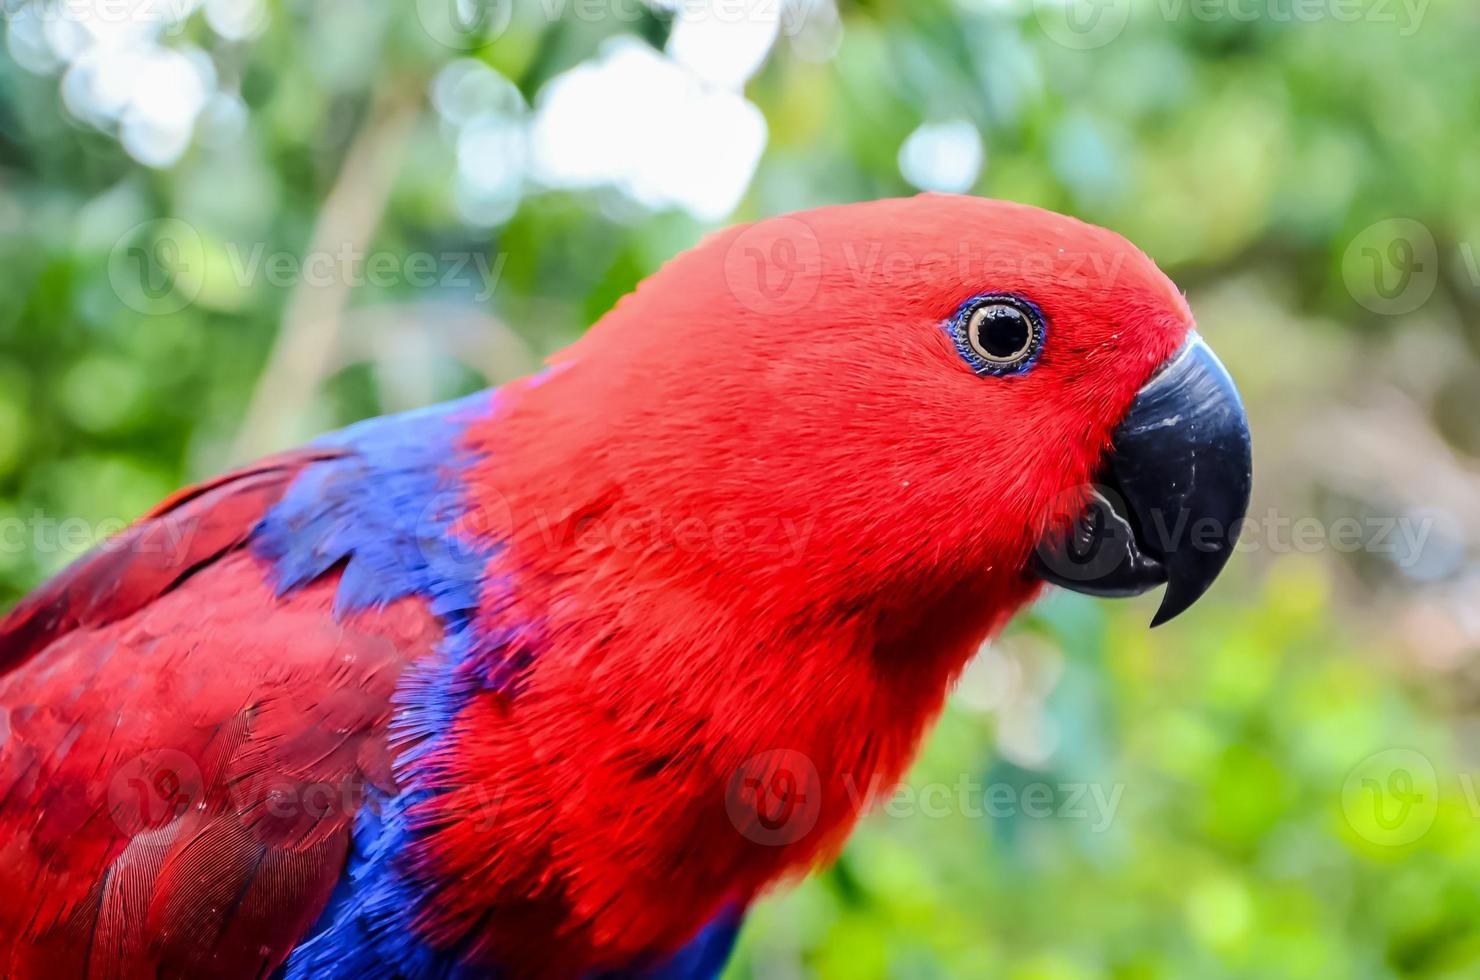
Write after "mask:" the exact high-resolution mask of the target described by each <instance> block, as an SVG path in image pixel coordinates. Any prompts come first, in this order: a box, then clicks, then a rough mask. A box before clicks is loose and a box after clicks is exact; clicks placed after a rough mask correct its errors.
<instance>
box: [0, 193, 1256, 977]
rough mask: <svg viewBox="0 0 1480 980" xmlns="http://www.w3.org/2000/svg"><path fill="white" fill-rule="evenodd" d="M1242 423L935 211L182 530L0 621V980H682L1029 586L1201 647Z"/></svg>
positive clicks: (1242, 466)
mask: <svg viewBox="0 0 1480 980" xmlns="http://www.w3.org/2000/svg"><path fill="white" fill-rule="evenodd" d="M1249 489H1250V446H1249V436H1248V430H1247V426H1246V422H1245V417H1244V413H1243V409H1242V407H1241V405H1240V403H1239V398H1238V395H1237V393H1236V391H1235V389H1234V388H1233V385H1232V383H1231V381H1230V380H1229V378H1228V375H1227V374H1226V373H1225V371H1224V370H1223V368H1222V366H1221V365H1220V364H1219V363H1218V361H1217V360H1216V358H1214V356H1213V355H1212V353H1211V352H1210V351H1209V350H1208V348H1207V347H1206V346H1204V344H1203V343H1202V342H1201V341H1200V340H1199V339H1198V337H1197V335H1196V334H1195V333H1194V332H1193V320H1192V315H1191V313H1190V312H1189V310H1188V307H1187V304H1186V302H1185V301H1184V299H1183V297H1182V295H1181V294H1180V293H1179V292H1178V290H1177V289H1176V288H1175V287H1174V286H1173V285H1172V283H1171V282H1170V281H1169V280H1168V279H1167V278H1166V277H1165V276H1164V275H1163V274H1162V273H1161V272H1160V271H1158V270H1157V268H1156V266H1155V265H1154V264H1152V262H1151V261H1150V260H1149V259H1148V258H1147V257H1146V256H1145V255H1144V254H1142V253H1141V252H1140V251H1138V250H1137V249H1136V248H1135V247H1133V246H1132V245H1130V244H1129V243H1128V242H1126V241H1125V240H1124V239H1122V238H1120V237H1119V236H1117V235H1115V234H1113V233H1111V232H1109V231H1105V230H1103V229H1101V228H1097V227H1093V226H1090V225H1086V224H1083V223H1081V222H1079V221H1076V220H1073V219H1071V218H1067V217H1063V216H1061V215H1058V214H1053V213H1051V212H1047V211H1042V210H1038V209H1036V208H1031V207H1026V206H1022V205H1016V204H1009V203H1003V202H999V201H991V200H983V199H977V198H969V197H960V196H951V195H934V194H931V195H923V196H919V197H914V198H910V199H904V200H885V201H876V202H871V203H862V204H853V205H845V206H839V207H830V208H823V209H820V210H815V211H810V212H803V213H799V214H795V215H790V216H785V217H778V218H771V219H768V220H764V221H760V222H758V223H755V224H752V225H749V226H743V227H737V228H732V229H729V230H727V231H724V232H721V233H719V234H716V235H714V236H712V237H709V238H707V239H706V240H705V241H703V242H702V243H701V244H699V245H698V246H697V247H696V248H694V249H693V250H691V251H689V252H686V253H684V254H682V255H680V256H678V257H677V258H675V259H673V260H672V261H671V262H669V263H668V264H667V265H665V266H664V267H663V268H662V269H661V270H660V271H658V272H657V273H656V274H654V275H653V276H651V277H650V278H649V279H647V280H646V281H645V282H643V283H642V284H641V285H640V286H639V287H638V288H637V289H636V290H635V291H634V292H633V293H632V294H631V295H629V296H627V297H626V298H624V299H623V300H622V301H621V302H620V303H618V304H617V306H616V307H615V308H614V309H613V310H611V311H610V312H609V313H607V314H606V315H605V316H604V317H602V318H601V319H600V321H599V322H598V323H596V324H595V326H594V327H593V328H592V329H591V330H590V331H589V332H588V333H587V334H586V335H585V336H584V337H583V338H582V339H581V340H579V341H578V342H576V343H575V344H573V345H572V346H570V347H569V348H567V349H565V350H564V351H562V352H560V353H558V354H556V355H555V356H554V357H553V358H552V359H551V361H550V364H549V365H548V367H547V368H546V369H544V370H543V371H542V372H540V373H538V374H536V375H534V376H532V377H529V378H526V379H523V380H521V381H516V382H513V383H511V384H507V385H505V386H503V387H501V388H499V389H497V390H493V391H487V392H483V393H480V394H477V395H473V396H471V397H467V398H463V399H461V400H458V401H456V402H452V403H450V404H446V405H440V406H436V407H432V408H428V409H423V410H420V411H415V412H411V413H409V414H404V415H396V416H390V417H386V418H378V419H372V420H369V421H366V422H361V423H359V424H357V425H353V426H351V427H349V428H347V429H345V430H343V431H341V432H337V433H334V434H332V435H329V436H325V437H323V438H321V439H319V440H317V441H316V442H314V443H312V444H310V445H308V446H307V447H305V448H303V449H299V450H297V451H292V452H287V453H284V454H282V455H279V456H275V457H272V458H269V459H265V460H262V461H261V462H258V463H255V464H253V465H250V466H246V467H245V468H243V469H240V470H237V471H236V472H233V473H229V474H227V475H225V476H221V477H217V478H216V479H213V480H209V481H207V482H205V483H203V484H200V485H198V486H195V487H192V488H190V489H187V490H184V491H181V492H180V493H178V494H176V495H175V496H174V497H172V498H170V499H168V500H166V501H165V502H164V503H162V504H161V505H160V506H159V507H157V508H156V509H155V510H154V511H152V512H151V513H150V514H148V515H147V516H145V517H144V518H143V519H142V520H140V521H139V522H138V523H137V524H135V525H134V526H133V527H131V528H130V529H129V530H127V531H126V532H124V533H123V534H121V535H120V536H118V537H117V538H115V539H114V540H112V541H110V542H107V543H106V544H105V545H103V546H102V547H101V548H100V549H99V550H97V551H96V552H94V553H93V554H91V555H89V556H87V557H85V558H83V559H81V560H79V561H78V562H76V563H75V564H74V565H72V566H71V567H70V568H68V569H66V570H65V571H63V572H62V573H61V574H60V575H59V576H57V577H56V578H55V579H53V580H52V581H51V582H49V583H47V584H46V585H44V586H42V587H41V588H40V589H38V590H37V591H36V592H35V593H33V594H32V595H30V596H29V597H28V598H26V599H25V600H23V601H22V602H21V603H20V605H19V606H18V607H17V608H15V609H14V610H13V611H12V612H11V613H10V614H9V615H8V617H6V618H5V619H4V620H3V621H0V847H3V853H0V957H3V959H4V962H3V964H0V974H3V975H4V976H6V977H9V978H29V977H45V978H48V980H55V978H65V977H82V976H87V977H133V976H142V975H151V976H154V975H158V976H168V977H265V976H280V977H290V978H310V977H330V976H333V977H339V976H342V977H354V978H361V980H366V978H376V977H387V978H389V977H406V978H420V977H477V976H497V977H611V976H652V977H699V976H712V975H713V974H715V973H716V972H717V971H718V970H719V969H720V967H721V966H722V964H723V962H724V960H725V957H726V955H727V954H728V952H729V948H730V946H731V944H732V941H733V939H734V936H735V933H736V930H737V929H738V927H739V924H740V922H741V920H742V918H743V916H744V914H745V910H746V908H747V906H748V905H749V904H750V903H751V902H753V901H754V900H755V898H756V897H757V895H759V894H761V893H762V892H763V891H764V890H765V889H766V888H767V887H768V886H769V885H772V884H774V883H776V882H777V881H778V880H781V879H784V878H786V877H788V876H795V875H796V874H800V873H804V872H805V871H806V870H807V869H809V868H812V867H815V866H817V865H818V864H819V863H822V862H825V861H826V860H828V859H829V858H830V857H832V856H834V855H836V854H837V852H838V851H839V849H840V848H841V847H842V844H843V842H844V840H845V839H846V837H847V836H848V833H849V831H850V829H851V828H852V826H853V825H854V823H855V821H856V820H857V818H858V816H859V812H860V810H861V809H863V808H864V807H866V806H867V804H868V802H869V801H868V800H866V799H857V798H856V797H857V795H858V794H857V787H862V786H889V785H891V784H892V783H893V782H894V781H896V780H898V779H899V778H901V776H902V774H903V773H904V771H905V768H906V766H907V765H908V764H909V762H910V760H911V757H912V756H913V755H914V753H915V750H916V748H917V746H918V745H919V743H920V740H921V737H922V736H923V734H924V733H925V731H926V730H927V728H928V727H929V725H930V723H931V721H932V720H933V719H934V717H935V716H936V715H937V714H938V712H939V711H940V710H941V706H942V703H943V701H944V700H945V697H946V694H947V692H948V690H949V689H950V687H951V684H952V681H953V680H954V679H955V678H956V677H957V675H958V674H959V673H960V671H961V669H962V666H963V665H964V664H965V663H966V661H967V660H968V659H969V658H970V657H971V655H972V653H973V652H974V651H975V650H976V649H977V648H978V647H979V646H980V644H981V643H982V642H983V640H984V639H986V638H988V637H990V636H991V635H992V634H993V633H994V631H996V630H998V629H999V628H1000V627H1001V626H1002V625H1003V624H1004V622H1005V621H1006V620H1007V619H1008V618H1009V617H1010V616H1012V614H1013V613H1014V612H1015V611H1016V610H1018V609H1020V608H1021V607H1022V606H1023V605H1024V604H1025V603H1027V602H1028V601H1029V600H1031V599H1032V598H1033V597H1034V596H1035V595H1036V594H1037V593H1038V592H1039V591H1040V589H1041V587H1042V585H1043V583H1044V582H1045V581H1051V582H1054V583H1057V584H1060V585H1063V586H1067V587H1069V588H1073V589H1079V590H1081V591H1086V592H1090V593H1093V594H1099V595H1122V594H1131V593H1136V592H1142V591H1145V590H1146V589H1149V588H1151V587H1153V586H1155V585H1158V584H1161V583H1165V584H1166V593H1165V597H1164V599H1163V601H1162V606H1161V610H1160V612H1159V613H1158V619H1165V618H1168V617H1170V616H1171V615H1174V614H1176V613H1178V612H1180V611H1181V610H1183V609H1185V608H1186V607H1187V606H1188V605H1190V604H1191V603H1192V602H1193V601H1194V600H1196V599H1197V597H1198V596H1199V595H1200V594H1201V593H1202V592H1203V591H1204V590H1205V589H1206V588H1207V587H1208V586H1209V584H1210V583H1211V582H1212V580H1213V579H1214V577H1215V576H1216V575H1217V574H1218V572H1219V570H1220V569H1221V567H1222V566H1223V564H1224V562H1225V561H1226V560H1227V558H1228V557H1229V554H1230V553H1231V551H1232V546H1233V541H1234V537H1235V533H1236V530H1237V525H1238V523H1239V522H1240V520H1241V519H1242V516H1243V514H1244V511H1245V509H1246V507H1247V502H1248V495H1249Z"/></svg>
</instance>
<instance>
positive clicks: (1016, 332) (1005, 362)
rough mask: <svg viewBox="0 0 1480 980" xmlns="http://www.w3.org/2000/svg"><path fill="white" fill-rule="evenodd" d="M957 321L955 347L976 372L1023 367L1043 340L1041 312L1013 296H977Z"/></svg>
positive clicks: (1009, 370) (1002, 372) (1020, 368)
mask: <svg viewBox="0 0 1480 980" xmlns="http://www.w3.org/2000/svg"><path fill="white" fill-rule="evenodd" d="M956 320H957V324H958V326H957V329H956V346H957V348H958V349H959V350H960V351H961V354H962V356H964V357H965V358H966V360H967V363H969V364H971V366H972V367H973V368H975V369H976V371H977V373H978V374H1006V373H1010V372H1014V371H1021V370H1023V369H1024V368H1026V367H1027V366H1028V365H1029V364H1031V362H1032V360H1033V358H1034V357H1035V356H1036V355H1037V353H1038V348H1039V346H1040V344H1041V343H1042V341H1043V314H1041V313H1040V312H1038V308H1037V307H1036V306H1034V305H1033V304H1032V303H1029V302H1028V301H1026V300H1023V299H1019V298H1018V297H1016V296H981V297H978V298H976V299H974V300H972V301H971V302H970V303H968V304H967V305H966V306H965V307H963V308H962V310H961V312H960V313H959V314H958V315H957V317H956Z"/></svg>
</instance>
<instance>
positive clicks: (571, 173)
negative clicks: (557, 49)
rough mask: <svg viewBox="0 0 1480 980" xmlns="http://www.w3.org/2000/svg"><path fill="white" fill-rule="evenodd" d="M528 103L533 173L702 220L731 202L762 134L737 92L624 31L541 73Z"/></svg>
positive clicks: (724, 211) (556, 183)
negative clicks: (531, 106)
mask: <svg viewBox="0 0 1480 980" xmlns="http://www.w3.org/2000/svg"><path fill="white" fill-rule="evenodd" d="M538 103H539V107H538V111H537V112H536V115H535V120H534V126H533V131H532V135H531V153H532V160H533V170H534V175H535V177H536V178H537V179H538V180H540V181H541V182H542V183H545V184H548V185H550V186H553V187H596V186H601V185H604V184H611V185H615V186H616V187H618V188H619V189H620V190H622V191H623V192H624V193H625V194H626V195H627V196H629V197H631V198H632V199H634V200H636V201H638V202H639V203H642V204H644V205H645V206H647V207H651V208H655V209H656V208H663V207H668V206H677V207H681V208H684V209H685V210H687V211H689V212H690V213H691V214H693V215H695V216H696V217H698V218H700V219H703V220H707V221H716V220H719V219H721V218H723V217H725V216H726V215H728V214H729V213H730V212H731V211H733V210H734V209H735V206H736V205H737V204H739V203H740V198H741V196H743V195H744V193H745V189H746V187H747V186H749V184H750V179H751V177H752V176H753V175H754V173H755V168H756V164H757V163H759V161H760V156H761V151H762V150H763V149H764V148H765V144H766V122H765V119H764V118H763V117H762V115H761V113H760V110H759V109H757V108H756V107H755V106H754V105H752V104H751V103H750V102H748V101H746V99H745V98H744V96H742V95H740V94H738V93H736V92H732V91H729V90H726V89H724V88H719V87H716V86H714V85H710V84H706V83H705V82H704V81H703V80H702V79H700V78H699V77H697V76H696V75H695V74H694V73H692V72H690V71H689V70H687V69H685V68H684V67H682V66H680V65H679V64H677V63H676V62H675V61H673V60H671V59H669V58H667V57H664V56H663V55H662V54H660V53H658V52H656V51H654V50H653V49H652V48H650V47H648V46H647V45H646V44H643V43H642V42H640V41H637V40H635V39H631V38H617V39H613V40H612V41H611V42H609V43H608V44H607V45H606V46H605V47H604V48H603V50H602V53H601V54H600V55H599V56H598V57H597V58H595V59H593V60H591V61H588V62H585V63H583V64H581V65H578V66H576V67H575V68H573V69H571V70H570V71H567V72H565V73H564V74H562V75H559V76H556V77H555V78H553V79H551V80H550V82H549V83H548V84H547V85H546V86H545V88H544V89H543V90H542V91H541V93H540V98H539V100H538Z"/></svg>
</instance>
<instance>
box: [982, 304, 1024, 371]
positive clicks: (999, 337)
mask: <svg viewBox="0 0 1480 980" xmlns="http://www.w3.org/2000/svg"><path fill="white" fill-rule="evenodd" d="M1032 329H1033V328H1032V327H1031V326H1029V324H1028V318H1027V317H1026V316H1024V315H1023V313H1022V311H1021V310H1016V309H1013V308H1012V307H1011V306H989V307H987V309H986V311H985V312H984V313H983V314H982V317H981V322H980V325H979V326H978V327H977V336H976V342H977V344H978V345H979V346H980V347H981V349H982V350H983V351H985V352H986V353H987V354H988V355H989V356H991V357H995V358H999V359H1001V360H1008V359H1010V358H1013V357H1016V356H1017V355H1018V354H1021V353H1022V352H1023V349H1024V348H1026V347H1027V346H1028V339H1029V336H1030V334H1031V332H1032Z"/></svg>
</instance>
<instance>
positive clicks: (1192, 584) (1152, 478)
mask: <svg viewBox="0 0 1480 980" xmlns="http://www.w3.org/2000/svg"><path fill="white" fill-rule="evenodd" d="M1252 483H1253V463H1252V457H1251V449H1250V445H1249V420H1248V418H1247V417H1246V416H1245V415H1244V406H1243V402H1242V401H1241V400H1240V399H1239V396H1238V389H1237V388H1235V387H1234V385H1233V379H1232V378H1230V377H1229V376H1228V371H1227V370H1226V369H1225V368H1224V367H1223V365H1222V363H1220V362H1219V360H1218V358H1217V356H1215V355H1214V354H1213V352H1212V351H1211V350H1210V349H1209V348H1208V346H1207V344H1205V343H1203V341H1202V338H1201V337H1199V336H1198V335H1197V334H1195V333H1194V334H1192V336H1191V337H1189V338H1188V341H1187V343H1186V344H1184V345H1183V346H1182V349H1181V350H1179V351H1178V352H1177V353H1176V354H1174V355H1172V357H1171V359H1170V360H1168V361H1167V363H1166V364H1164V365H1163V366H1162V367H1161V369H1160V370H1159V371H1158V372H1157V373H1156V374H1155V375H1154V376H1153V377H1152V378H1151V380H1150V381H1148V382H1146V385H1145V387H1143V388H1142V389H1141V391H1140V392H1139V393H1138V394H1137V395H1136V400H1135V401H1134V402H1133V403H1132V404H1131V409H1130V411H1129V412H1128V413H1127V414H1126V417H1125V419H1124V420H1123V421H1122V422H1121V423H1120V427H1119V428H1118V429H1116V430H1115V436H1114V439H1113V445H1112V447H1111V450H1110V455H1109V458H1108V459H1107V460H1106V463H1105V467H1104V470H1103V471H1102V474H1101V478H1100V479H1099V480H1098V482H1097V483H1096V485H1095V486H1094V487H1093V488H1092V490H1091V493H1090V498H1089V503H1088V505H1087V506H1086V507H1085V509H1084V510H1083V511H1082V512H1081V513H1079V514H1078V515H1076V516H1075V517H1074V518H1073V519H1072V520H1071V521H1070V522H1069V527H1067V528H1062V527H1061V528H1057V529H1055V531H1054V532H1053V533H1052V534H1050V535H1049V536H1048V537H1046V538H1045V539H1044V541H1043V543H1042V544H1040V545H1039V546H1038V549H1037V550H1036V551H1035V553H1034V556H1033V565H1034V571H1035V572H1036V573H1037V574H1038V575H1039V576H1040V577H1041V578H1043V579H1044V580H1045V581H1047V582H1052V583H1053V584H1054V585H1059V586H1062V587H1064V588H1066V589H1072V590H1073V591H1075V592H1083V593H1086V594H1088V595H1096V596H1126V595H1137V594H1139V593H1142V592H1145V591H1146V590H1147V589H1150V588H1152V587H1154V586H1157V585H1161V584H1162V583H1163V582H1164V583H1166V587H1167V590H1166V594H1165V595H1164V596H1162V600H1161V607H1160V608H1159V609H1157V611H1156V616H1155V618H1153V619H1152V620H1151V625H1152V626H1159V625H1161V624H1162V623H1165V622H1166V621H1167V620H1169V619H1171V618H1172V617H1173V616H1176V615H1177V614H1178V613H1180V612H1182V611H1183V610H1185V609H1186V608H1187V607H1188V606H1191V605H1192V604H1193V603H1194V602H1196V601H1197V600H1198V597H1200V596H1201V595H1202V594H1203V593H1204V592H1206V591H1207V590H1208V587H1209V586H1210V585H1212V584H1213V580H1214V579H1216V578H1217V577H1218V573H1219V572H1220V571H1222V570H1223V566H1224V565H1225V564H1226V563H1227V562H1228V558H1229V556H1230V555H1232V554H1233V545H1234V542H1235V540H1236V539H1237V537H1238V532H1239V529H1240V526H1241V525H1242V523H1243V518H1244V514H1245V513H1247V511H1248V509H1249V490H1250V487H1251V485H1252Z"/></svg>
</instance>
